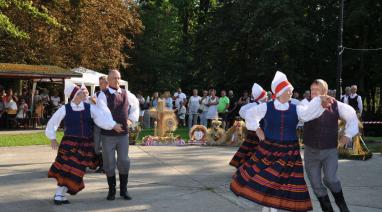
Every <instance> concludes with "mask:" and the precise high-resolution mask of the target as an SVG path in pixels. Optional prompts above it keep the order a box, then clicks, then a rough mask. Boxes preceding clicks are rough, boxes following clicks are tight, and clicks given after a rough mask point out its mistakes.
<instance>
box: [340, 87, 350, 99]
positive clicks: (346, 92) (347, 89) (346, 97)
mask: <svg viewBox="0 0 382 212" xmlns="http://www.w3.org/2000/svg"><path fill="white" fill-rule="evenodd" d="M350 94H351V88H350V87H349V86H347V87H346V88H345V94H344V95H342V96H341V102H343V103H345V101H348V100H347V99H348V98H349V96H350Z"/></svg>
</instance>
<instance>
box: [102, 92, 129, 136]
mask: <svg viewBox="0 0 382 212" xmlns="http://www.w3.org/2000/svg"><path fill="white" fill-rule="evenodd" d="M104 93H105V96H106V100H107V107H108V108H109V110H110V112H111V115H112V116H113V119H114V121H116V122H117V123H118V124H122V129H123V130H124V131H123V132H122V133H117V132H116V131H114V130H104V129H102V130H101V134H102V135H108V136H120V135H126V134H127V133H128V131H127V119H128V116H129V101H128V99H127V92H126V90H125V89H122V93H118V92H115V93H114V94H111V93H110V92H109V89H107V90H105V91H104Z"/></svg>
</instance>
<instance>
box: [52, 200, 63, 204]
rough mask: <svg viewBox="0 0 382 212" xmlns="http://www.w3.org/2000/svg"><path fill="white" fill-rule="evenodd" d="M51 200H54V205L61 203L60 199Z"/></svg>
mask: <svg viewBox="0 0 382 212" xmlns="http://www.w3.org/2000/svg"><path fill="white" fill-rule="evenodd" d="M53 202H54V204H55V205H61V204H62V201H60V200H55V199H54V200H53Z"/></svg>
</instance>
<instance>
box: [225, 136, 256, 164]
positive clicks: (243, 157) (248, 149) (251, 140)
mask: <svg viewBox="0 0 382 212" xmlns="http://www.w3.org/2000/svg"><path fill="white" fill-rule="evenodd" d="M258 142H259V138H258V137H257V135H256V131H251V130H248V131H247V137H246V139H245V141H244V142H243V144H241V146H240V147H239V149H238V150H237V152H236V153H235V155H234V156H233V158H232V160H231V161H230V162H229V165H231V166H233V167H236V168H239V167H240V166H241V165H243V164H244V163H245V162H246V161H247V160H248V159H249V158H251V156H252V154H253V153H254V152H255V151H256V149H257V145H258Z"/></svg>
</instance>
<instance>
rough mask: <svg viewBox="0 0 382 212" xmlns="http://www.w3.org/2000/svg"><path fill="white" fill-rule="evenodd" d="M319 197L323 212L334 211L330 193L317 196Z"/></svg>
mask: <svg viewBox="0 0 382 212" xmlns="http://www.w3.org/2000/svg"><path fill="white" fill-rule="evenodd" d="M317 199H318V201H320V205H321V209H322V211H323V212H334V210H333V207H332V204H331V203H330V199H329V196H328V195H326V196H323V197H317Z"/></svg>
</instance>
